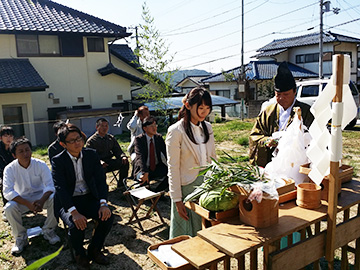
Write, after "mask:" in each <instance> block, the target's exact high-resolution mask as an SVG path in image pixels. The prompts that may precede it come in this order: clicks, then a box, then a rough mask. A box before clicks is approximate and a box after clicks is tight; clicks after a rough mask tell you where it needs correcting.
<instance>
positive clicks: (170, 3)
mask: <svg viewBox="0 0 360 270" xmlns="http://www.w3.org/2000/svg"><path fill="white" fill-rule="evenodd" d="M53 1H54V2H57V3H60V4H62V5H65V6H68V7H71V8H73V9H76V10H79V11H82V12H85V13H88V14H90V15H93V16H96V17H98V18H101V19H104V20H107V21H109V22H112V23H115V24H118V25H121V26H123V27H126V28H127V31H128V32H132V33H133V35H132V36H131V37H128V38H126V40H123V41H121V43H127V44H128V45H129V46H130V47H131V48H132V49H135V30H134V29H135V26H138V25H140V24H143V23H144V21H143V19H142V6H143V4H144V1H143V0H128V1H125V0H101V1H99V0H53ZM241 2H242V1H241V0H147V1H146V5H147V6H148V8H149V10H150V14H151V16H152V17H153V18H154V25H155V27H156V29H157V30H159V32H160V34H161V37H162V38H163V39H164V40H165V42H166V44H167V45H168V46H169V52H168V55H169V56H174V58H173V60H172V62H171V64H170V66H169V68H170V69H175V68H178V69H183V70H184V69H202V70H206V71H208V72H212V73H218V72H221V71H223V70H225V71H226V70H230V69H233V68H236V67H239V66H240V65H241V49H242V38H241V37H242V23H241V21H242V3H241ZM324 2H325V0H324ZM337 9H340V10H338V14H336V13H335V12H334V10H335V11H336V10H337ZM319 25H320V1H319V0H317V1H314V0H302V1H299V0H287V1H286V0H244V46H243V51H244V58H243V60H244V64H246V63H248V62H249V61H254V60H256V58H252V56H254V55H256V54H257V52H256V50H258V49H259V48H261V47H263V46H265V45H266V44H268V43H270V42H271V41H273V40H275V39H283V38H288V37H294V36H301V35H306V34H311V33H316V32H319V29H320V26H319ZM323 25H324V27H323V29H324V31H331V32H334V33H338V34H343V35H346V36H351V37H356V38H360V1H359V0H333V1H331V3H330V10H329V11H327V12H324V13H323Z"/></svg>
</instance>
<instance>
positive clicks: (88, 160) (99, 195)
mask: <svg viewBox="0 0 360 270" xmlns="http://www.w3.org/2000/svg"><path fill="white" fill-rule="evenodd" d="M82 155H83V158H82V165H83V171H84V178H85V179H84V180H85V181H86V183H87V185H88V187H89V189H90V193H91V194H92V195H93V196H94V198H96V199H98V200H99V201H100V199H106V200H107V195H108V186H107V184H106V175H105V173H104V171H103V168H102V166H101V164H100V159H99V156H98V155H97V153H96V151H95V150H94V149H87V148H83V149H82ZM51 165H52V176H53V180H54V185H55V203H54V209H55V215H56V217H59V211H60V209H61V208H64V209H65V211H68V209H69V208H70V207H72V206H76V205H75V204H74V203H73V194H74V190H75V182H76V176H75V169H74V165H73V163H72V160H71V158H70V157H69V155H68V153H67V151H63V152H62V153H60V154H59V155H57V156H55V157H53V159H52V161H51Z"/></svg>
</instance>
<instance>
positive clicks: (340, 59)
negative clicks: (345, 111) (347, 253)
mask: <svg viewBox="0 0 360 270" xmlns="http://www.w3.org/2000/svg"><path fill="white" fill-rule="evenodd" d="M336 58H337V66H336V74H334V75H335V76H336V94H335V97H334V98H333V100H332V101H333V102H342V87H343V76H344V74H343V73H344V55H336ZM333 124H334V123H333ZM333 128H341V126H340V127H339V126H333ZM333 128H332V129H331V133H333ZM332 135H333V134H332ZM332 139H333V138H332ZM335 139H339V138H335ZM340 139H341V137H340ZM340 143H341V142H340ZM332 150H334V149H332ZM339 184H340V183H339V161H330V177H329V200H328V210H327V213H328V216H327V233H326V253H325V257H326V260H327V261H328V269H334V252H335V229H336V213H337V204H338V196H337V195H338V193H337V190H338V185H339Z"/></svg>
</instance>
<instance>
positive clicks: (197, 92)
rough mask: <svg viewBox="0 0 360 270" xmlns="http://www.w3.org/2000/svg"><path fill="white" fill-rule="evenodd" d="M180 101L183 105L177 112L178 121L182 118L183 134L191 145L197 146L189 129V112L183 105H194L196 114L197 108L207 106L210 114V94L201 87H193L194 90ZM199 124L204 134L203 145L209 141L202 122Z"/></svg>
mask: <svg viewBox="0 0 360 270" xmlns="http://www.w3.org/2000/svg"><path fill="white" fill-rule="evenodd" d="M182 101H183V104H184V105H183V106H182V107H181V109H180V111H179V116H178V120H180V119H182V118H184V122H183V127H184V129H185V133H186V135H187V136H188V137H189V139H190V140H191V141H192V142H193V143H195V144H197V142H196V140H195V138H194V134H193V132H192V129H191V125H190V123H191V113H190V110H188V109H187V108H186V107H185V103H186V102H188V103H189V105H190V106H193V105H196V113H198V111H197V108H198V107H199V106H200V105H202V104H205V105H206V106H209V107H210V112H211V110H212V101H211V96H210V93H209V92H208V91H207V90H206V89H205V88H203V87H195V88H193V89H191V90H190V92H189V93H187V94H186V96H185V97H184V98H183V100H182ZM200 123H201V126H202V128H203V130H204V133H205V140H204V143H207V142H208V140H209V131H208V129H207V127H206V124H205V122H204V121H202V122H200Z"/></svg>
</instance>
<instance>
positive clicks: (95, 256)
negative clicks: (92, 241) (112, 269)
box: [88, 247, 110, 265]
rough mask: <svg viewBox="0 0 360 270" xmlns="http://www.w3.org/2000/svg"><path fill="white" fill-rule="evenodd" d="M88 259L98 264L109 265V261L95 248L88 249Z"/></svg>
mask: <svg viewBox="0 0 360 270" xmlns="http://www.w3.org/2000/svg"><path fill="white" fill-rule="evenodd" d="M88 258H89V260H90V261H94V262H96V263H98V264H102V265H109V264H110V259H109V258H108V257H106V256H105V255H104V254H103V253H102V252H101V251H100V250H98V249H96V248H91V247H90V248H88Z"/></svg>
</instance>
